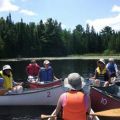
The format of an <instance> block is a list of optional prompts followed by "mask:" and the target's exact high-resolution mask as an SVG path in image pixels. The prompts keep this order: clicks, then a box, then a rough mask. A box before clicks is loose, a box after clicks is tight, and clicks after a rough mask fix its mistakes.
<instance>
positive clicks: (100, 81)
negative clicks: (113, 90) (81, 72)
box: [90, 58, 110, 87]
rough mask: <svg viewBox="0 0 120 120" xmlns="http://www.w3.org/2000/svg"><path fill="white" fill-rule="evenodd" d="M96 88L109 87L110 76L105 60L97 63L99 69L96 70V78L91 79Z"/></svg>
mask: <svg viewBox="0 0 120 120" xmlns="http://www.w3.org/2000/svg"><path fill="white" fill-rule="evenodd" d="M90 80H92V81H93V83H94V84H95V85H96V86H104V87H107V86H109V83H110V74H109V71H108V69H107V68H106V65H105V60H104V59H103V58H101V59H99V60H98V61H97V68H96V69H95V75H94V77H92V78H90Z"/></svg>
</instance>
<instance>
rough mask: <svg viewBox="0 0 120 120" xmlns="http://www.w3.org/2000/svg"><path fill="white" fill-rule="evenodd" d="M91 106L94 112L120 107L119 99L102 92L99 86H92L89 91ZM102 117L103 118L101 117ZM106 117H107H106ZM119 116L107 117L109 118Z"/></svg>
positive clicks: (111, 119) (116, 119)
mask: <svg viewBox="0 0 120 120" xmlns="http://www.w3.org/2000/svg"><path fill="white" fill-rule="evenodd" d="M90 97H91V106H92V108H93V110H94V111H95V112H98V111H103V110H108V109H113V108H120V99H119V98H115V97H113V96H111V95H108V94H107V93H105V92H103V91H102V90H100V89H99V88H95V87H92V88H91V92H90ZM102 119H103V118H102ZM106 119H107V118H106ZM113 119H115V120H118V119H119V120H120V118H109V120H113Z"/></svg>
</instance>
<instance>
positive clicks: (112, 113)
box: [41, 108, 120, 119]
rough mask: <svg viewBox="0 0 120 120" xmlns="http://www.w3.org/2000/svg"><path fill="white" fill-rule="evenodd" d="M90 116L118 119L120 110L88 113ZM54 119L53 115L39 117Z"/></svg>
mask: <svg viewBox="0 0 120 120" xmlns="http://www.w3.org/2000/svg"><path fill="white" fill-rule="evenodd" d="M90 115H93V116H105V117H120V108H116V109H110V110H105V111H100V112H95V113H90ZM54 117H56V116H55V115H43V114H42V115H41V119H48V118H54Z"/></svg>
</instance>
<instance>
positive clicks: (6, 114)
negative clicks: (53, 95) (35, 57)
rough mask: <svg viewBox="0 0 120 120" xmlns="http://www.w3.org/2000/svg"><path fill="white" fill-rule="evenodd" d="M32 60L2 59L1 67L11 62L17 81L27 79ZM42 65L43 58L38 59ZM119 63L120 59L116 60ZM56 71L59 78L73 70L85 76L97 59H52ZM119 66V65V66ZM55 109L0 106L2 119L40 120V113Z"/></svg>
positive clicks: (93, 66)
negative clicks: (29, 64)
mask: <svg viewBox="0 0 120 120" xmlns="http://www.w3.org/2000/svg"><path fill="white" fill-rule="evenodd" d="M29 62H30V61H12V62H10V61H7V62H6V61H5V62H3V61H0V69H2V66H3V65H5V64H10V65H11V67H12V69H13V74H14V80H15V81H26V79H27V75H26V71H25V68H26V66H27V65H28V63H29ZM37 63H38V64H39V65H40V66H42V63H43V60H39V61H37ZM116 63H117V64H118V65H119V64H120V61H116ZM51 65H52V67H53V68H54V73H55V75H56V77H58V78H65V77H66V76H67V75H68V74H69V73H71V72H78V73H80V74H81V75H82V76H84V77H88V76H89V75H90V74H93V73H94V70H95V68H96V60H51ZM118 67H119V66H118ZM53 110H54V108H53V107H49V106H44V107H41V106H27V107H25V106H21V107H20V106H16V107H13V106H11V107H0V120H40V114H42V113H45V114H51V112H52V111H53Z"/></svg>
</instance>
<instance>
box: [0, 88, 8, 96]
mask: <svg viewBox="0 0 120 120" xmlns="http://www.w3.org/2000/svg"><path fill="white" fill-rule="evenodd" d="M6 92H8V90H5V89H1V90H0V95H4V94H5V93H6Z"/></svg>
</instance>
